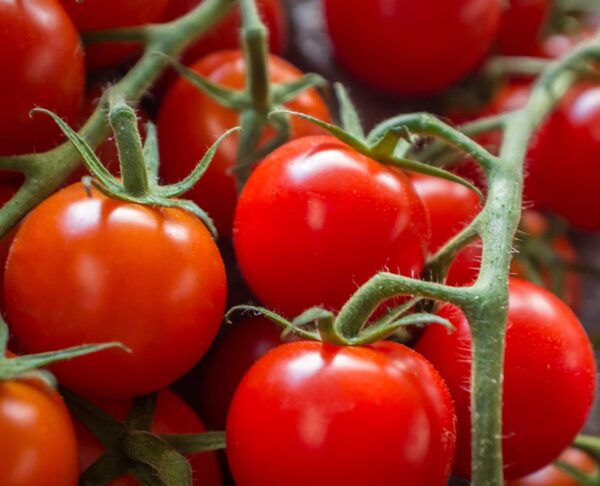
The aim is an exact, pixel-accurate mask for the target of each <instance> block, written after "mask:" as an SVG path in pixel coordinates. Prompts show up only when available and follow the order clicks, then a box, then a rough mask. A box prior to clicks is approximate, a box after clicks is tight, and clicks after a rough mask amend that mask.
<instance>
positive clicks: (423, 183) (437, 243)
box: [410, 173, 481, 254]
mask: <svg viewBox="0 0 600 486" xmlns="http://www.w3.org/2000/svg"><path fill="white" fill-rule="evenodd" d="M410 180H411V182H412V185H413V186H414V188H415V190H416V191H417V194H418V195H419V197H420V198H421V201H423V204H424V205H425V208H426V209H427V212H428V213H429V220H430V222H431V240H430V242H429V253H431V254H433V253H435V252H436V251H437V250H439V249H440V248H441V247H442V246H443V245H444V244H445V243H447V242H448V241H449V240H450V239H451V238H452V237H454V236H455V235H457V234H458V233H459V232H460V231H461V230H462V229H463V228H465V227H466V226H467V225H468V224H469V223H470V222H471V221H472V220H473V219H474V218H475V216H477V214H478V213H479V211H481V203H480V200H479V196H478V195H477V194H476V193H475V192H473V191H471V190H470V189H468V188H466V187H465V186H463V185H461V184H458V183H457V182H452V181H448V180H446V179H442V178H440V177H432V176H428V175H425V174H417V173H414V174H411V178H410Z"/></svg>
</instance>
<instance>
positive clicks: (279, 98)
mask: <svg viewBox="0 0 600 486" xmlns="http://www.w3.org/2000/svg"><path fill="white" fill-rule="evenodd" d="M327 84H328V83H327V80H326V79H325V78H324V77H323V76H321V75H319V74H315V73H308V74H304V75H303V76H301V77H299V78H298V79H294V80H293V81H288V82H286V83H277V84H274V85H273V86H272V88H271V96H272V97H273V104H275V105H284V104H285V103H288V102H290V101H292V100H293V99H294V98H296V97H297V96H299V95H301V94H302V93H303V92H304V91H307V90H309V89H312V88H324V87H325V86H327Z"/></svg>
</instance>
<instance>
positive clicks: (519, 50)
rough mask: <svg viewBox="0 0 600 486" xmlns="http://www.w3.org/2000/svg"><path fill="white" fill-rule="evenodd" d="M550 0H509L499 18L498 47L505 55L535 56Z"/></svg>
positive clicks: (547, 15) (547, 14)
mask: <svg viewBox="0 0 600 486" xmlns="http://www.w3.org/2000/svg"><path fill="white" fill-rule="evenodd" d="M551 3H552V2H551V0H509V1H508V5H507V8H506V9H505V10H504V12H503V14H502V19H501V20H500V30H499V31H498V49H499V50H500V52H501V53H502V54H504V55H507V56H535V55H537V53H538V52H539V49H540V48H539V46H540V43H541V34H542V28H543V27H544V22H545V21H546V20H547V19H548V17H549V14H550V8H551Z"/></svg>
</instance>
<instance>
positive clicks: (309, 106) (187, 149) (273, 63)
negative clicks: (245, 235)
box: [158, 51, 329, 237]
mask: <svg viewBox="0 0 600 486" xmlns="http://www.w3.org/2000/svg"><path fill="white" fill-rule="evenodd" d="M192 69H193V70H194V71H196V72H197V73H199V74H201V75H203V76H205V77H207V78H208V79H210V80H211V81H213V82H215V83H217V84H219V85H222V86H226V87H228V88H234V89H241V88H243V86H244V76H245V74H244V60H243V56H242V53H241V51H222V52H218V53H215V54H212V55H210V56H208V57H206V58H204V59H202V60H200V61H198V62H197V63H196V64H194V65H193V66H192ZM269 73H270V76H271V80H272V81H273V82H285V81H291V80H293V79H296V78H299V77H300V76H301V75H302V73H301V72H300V71H298V70H297V69H296V68H295V67H293V66H292V65H290V64H288V63H287V62H286V61H284V60H283V59H281V58H278V57H276V56H273V55H270V56H269ZM288 106H289V108H290V109H291V110H294V111H299V112H303V113H307V114H309V115H312V116H315V117H317V118H320V119H322V120H325V121H328V120H329V113H328V111H327V107H326V105H325V103H324V101H323V100H322V99H321V97H320V96H319V95H318V93H317V92H316V91H315V90H310V91H308V92H305V93H304V94H302V95H301V96H299V97H298V98H296V99H295V100H294V101H292V102H291V103H289V105H288ZM239 123H240V120H239V114H238V113H236V112H233V111H232V110H230V109H228V108H224V107H223V106H221V105H219V104H217V103H216V102H215V101H213V100H212V99H210V98H209V97H207V96H205V95H204V94H202V93H201V92H200V91H198V90H197V89H196V88H195V87H193V86H192V85H191V84H190V83H188V82H187V81H185V80H183V79H181V80H179V81H178V82H177V83H176V84H175V85H174V86H173V88H172V89H171V90H170V91H169V92H168V93H167V96H166V98H165V100H164V102H163V104H162V107H161V109H160V112H159V115H158V136H159V140H160V151H161V160H162V166H161V167H162V169H161V174H162V175H163V176H164V178H165V179H166V180H167V181H168V182H175V181H179V180H181V179H182V178H183V177H185V176H186V175H187V174H189V173H190V172H191V171H192V169H193V168H194V167H195V165H196V164H197V163H198V161H199V160H200V158H201V157H202V155H203V154H204V152H205V151H206V148H207V147H209V146H210V145H211V144H212V143H213V142H214V141H215V140H216V139H217V138H218V137H219V136H221V135H222V134H223V132H225V131H226V130H227V129H229V128H233V127H234V126H236V125H239ZM291 125H292V127H291V128H292V137H293V138H299V137H303V136H306V135H314V134H317V133H322V131H321V130H320V129H319V128H317V127H316V126H315V125H313V124H312V123H309V122H307V121H305V120H301V119H299V118H292V120H291ZM237 140H238V137H237V136H231V137H229V138H228V139H227V140H225V141H224V142H223V144H222V145H221V147H219V150H218V152H217V154H216V155H215V157H214V159H213V161H212V163H211V165H210V167H209V169H208V170H207V171H206V173H205V174H204V176H203V177H202V180H201V181H200V182H199V183H198V184H196V186H195V187H194V188H193V189H192V190H191V191H190V192H188V193H187V194H186V197H188V198H189V199H192V200H194V201H195V202H196V203H198V205H199V206H200V207H201V208H203V209H204V210H205V211H207V212H208V214H210V216H211V217H212V218H213V219H214V221H215V223H216V225H217V229H218V230H219V234H220V235H221V236H222V237H228V236H230V235H231V224H232V220H233V213H234V211H235V206H236V203H237V191H236V187H235V179H234V174H233V173H232V168H233V166H234V163H235V159H236V155H237V144H238V142H237Z"/></svg>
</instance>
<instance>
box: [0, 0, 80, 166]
mask: <svg viewBox="0 0 600 486" xmlns="http://www.w3.org/2000/svg"><path fill="white" fill-rule="evenodd" d="M0 45H1V46H5V47H4V48H3V49H2V76H0V106H2V109H1V110H0V156H2V155H14V154H23V153H29V152H42V151H44V150H48V149H50V148H52V147H53V146H55V145H56V144H57V143H58V142H59V141H61V140H62V135H61V131H60V130H59V129H58V127H57V126H56V124H55V123H54V122H53V121H52V120H51V119H50V118H49V117H47V116H44V115H41V114H37V115H35V116H33V117H30V116H29V114H30V112H31V110H32V109H33V108H35V107H36V106H41V107H43V108H46V109H48V110H51V111H53V112H55V113H56V114H58V115H59V116H60V117H62V118H65V119H66V120H67V121H70V122H73V121H76V120H77V117H78V116H79V111H80V109H81V105H82V102H83V90H84V83H85V79H84V76H85V73H84V68H83V49H82V48H81V44H80V43H79V37H78V36H77V32H76V30H75V28H74V27H73V24H72V23H71V21H70V20H69V18H68V16H67V15H66V14H65V12H64V10H63V9H62V8H61V6H60V4H59V3H58V2H57V1H56V0H5V1H3V2H2V3H1V4H0ZM8 46H10V47H8Z"/></svg>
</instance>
